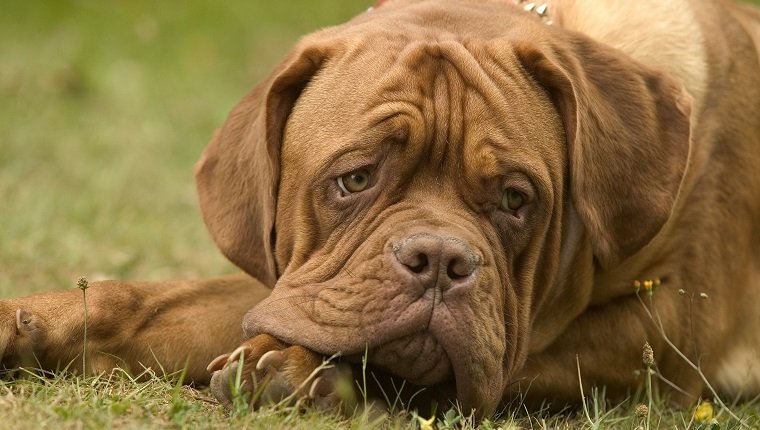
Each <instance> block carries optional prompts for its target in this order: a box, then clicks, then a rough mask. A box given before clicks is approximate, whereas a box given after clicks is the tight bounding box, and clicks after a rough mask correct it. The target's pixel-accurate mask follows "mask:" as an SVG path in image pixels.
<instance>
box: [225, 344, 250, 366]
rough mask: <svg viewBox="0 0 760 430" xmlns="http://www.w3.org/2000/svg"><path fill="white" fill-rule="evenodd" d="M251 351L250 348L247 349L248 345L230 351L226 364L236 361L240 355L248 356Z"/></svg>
mask: <svg viewBox="0 0 760 430" xmlns="http://www.w3.org/2000/svg"><path fill="white" fill-rule="evenodd" d="M251 351H252V350H251V347H249V346H248V345H243V346H239V347H237V349H235V350H234V351H232V353H230V356H229V357H228V358H227V362H228V363H231V362H233V361H238V360H239V359H240V356H241V355H242V356H243V357H245V356H247V355H249V354H250V353H251Z"/></svg>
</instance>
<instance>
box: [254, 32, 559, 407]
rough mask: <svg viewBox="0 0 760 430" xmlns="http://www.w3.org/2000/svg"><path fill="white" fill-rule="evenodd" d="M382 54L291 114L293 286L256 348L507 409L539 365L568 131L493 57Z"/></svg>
mask: <svg viewBox="0 0 760 430" xmlns="http://www.w3.org/2000/svg"><path fill="white" fill-rule="evenodd" d="M373 43H374V46H375V47H376V48H375V49H374V50H373V51H372V52H369V53H367V54H365V55H358V56H354V57H348V58H345V57H344V58H342V59H340V60H337V61H328V62H327V64H326V65H325V66H324V68H323V69H321V70H320V72H319V73H318V75H317V76H316V77H314V78H313V79H312V80H311V81H310V83H309V84H308V86H307V87H306V89H305V90H304V91H303V93H302V94H301V95H300V97H299V98H298V101H297V102H296V103H295V107H294V109H293V111H292V113H291V114H290V116H289V119H288V122H287V127H286V129H285V134H284V141H283V146H282V174H281V182H280V189H279V199H278V206H277V227H276V231H277V232H278V235H277V242H276V243H277V248H276V257H277V262H278V265H279V267H280V269H281V270H282V271H283V273H282V275H281V277H280V279H279V280H278V282H277V285H276V286H275V289H274V293H273V294H272V296H271V297H270V298H269V299H268V300H266V301H265V302H264V303H262V304H261V305H260V306H259V307H257V308H256V309H255V310H254V311H252V312H251V313H250V314H249V318H248V319H247V321H246V328H247V330H248V331H249V332H248V333H247V334H248V335H252V334H256V333H262V332H265V333H270V334H274V335H276V336H279V337H281V338H283V339H285V340H287V341H289V342H293V343H297V344H302V345H305V346H308V347H310V348H312V349H315V350H317V351H319V352H322V353H325V354H332V353H335V352H341V353H343V354H355V353H361V352H364V350H365V348H368V349H369V359H370V363H372V364H374V365H377V366H379V367H380V368H382V369H385V370H387V371H389V372H390V373H393V374H395V375H397V376H400V377H403V378H405V379H408V380H410V381H411V382H414V383H417V384H421V385H434V384H441V383H445V382H453V381H454V380H456V382H457V383H458V387H459V389H460V390H459V391H460V400H470V399H468V398H462V396H463V395H464V396H465V397H470V396H475V397H481V396H483V394H486V393H475V392H474V391H476V390H482V391H486V392H487V394H488V396H490V397H493V395H494V393H496V392H499V391H500V390H501V389H502V386H503V385H502V383H503V379H504V377H505V374H504V368H505V366H506V367H507V368H509V367H510V366H511V365H512V364H513V363H515V362H516V361H519V360H522V359H523V358H524V349H525V345H523V342H524V341H525V339H524V337H525V336H524V335H521V332H524V331H525V329H526V327H525V326H526V323H527V318H528V315H527V310H528V307H529V306H528V305H529V304H528V303H527V302H526V299H527V297H526V296H527V295H529V292H530V290H531V283H532V279H533V277H534V273H533V272H534V270H535V265H536V263H537V261H536V257H537V256H539V255H540V254H541V249H540V248H541V246H542V242H543V241H542V240H536V233H539V234H540V236H539V237H542V236H543V234H545V230H546V228H547V224H548V223H549V221H550V219H551V215H552V212H553V210H554V208H555V206H556V205H557V202H556V201H555V200H556V199H557V198H561V190H558V189H555V187H556V184H561V183H562V179H561V178H562V155H561V154H562V153H563V149H562V148H563V145H562V144H561V143H562V142H563V141H564V136H563V133H562V129H561V126H560V121H559V119H558V117H557V114H556V112H555V111H554V110H553V109H552V108H551V105H550V103H549V101H548V99H547V97H546V96H545V95H544V94H543V93H542V92H540V91H539V89H538V87H536V86H535V85H531V84H530V83H529V82H528V80H527V79H526V77H525V76H524V74H523V76H520V75H521V72H520V71H519V70H518V69H517V68H516V67H514V68H513V69H514V70H511V72H512V73H509V74H508V73H505V71H501V70H498V71H497V70H494V60H493V59H490V58H488V56H487V55H485V54H481V55H480V57H481V58H478V57H477V56H476V55H477V54H474V53H473V51H478V47H477V46H475V47H473V48H474V49H468V47H467V46H465V45H463V44H459V43H456V42H453V41H445V42H440V43H438V42H426V41H423V42H412V43H404V42H399V43H388V42H385V43H386V44H387V45H388V46H381V47H378V46H377V45H378V44H380V43H383V41H382V40H376V41H373ZM384 52H398V56H397V57H396V58H393V57H391V58H387V56H385V55H378V54H379V53H384ZM378 62H383V63H387V64H382V65H379V64H378ZM481 63H485V67H489V66H490V67H491V70H486V69H485V68H484V66H481ZM489 74H494V75H493V76H489ZM510 74H511V75H512V76H510ZM346 76H350V77H351V78H350V79H347V78H346ZM484 77H491V79H484ZM506 88H509V93H508V94H507V93H505V89H506ZM521 106H530V107H531V108H530V109H528V111H527V112H526V111H525V110H524V109H523V108H521ZM504 119H508V120H507V121H504ZM528 136H530V137H528ZM282 315H288V320H289V323H288V324H282V321H281V317H282ZM472 400H475V399H474V398H473V399H472ZM479 400H480V399H479Z"/></svg>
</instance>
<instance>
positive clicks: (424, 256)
mask: <svg viewBox="0 0 760 430" xmlns="http://www.w3.org/2000/svg"><path fill="white" fill-rule="evenodd" d="M393 254H394V255H395V257H396V260H397V262H398V263H400V264H398V268H399V270H401V271H402V272H404V273H406V274H408V275H411V276H413V277H414V278H416V279H417V280H419V281H420V282H421V283H422V285H423V286H424V287H425V288H433V287H436V286H437V287H439V288H441V289H443V290H445V289H448V288H451V287H453V286H457V285H461V284H463V283H467V282H468V281H469V280H470V279H471V278H472V277H473V274H474V273H475V271H476V270H477V268H478V266H480V264H481V261H482V258H481V257H480V254H479V253H478V252H477V251H475V250H474V249H473V248H472V247H471V246H470V245H469V244H468V243H467V242H466V241H465V240H463V239H460V238H458V237H446V236H440V235H436V234H432V233H415V234H412V235H410V236H408V237H406V238H404V239H402V240H401V241H400V242H398V243H396V244H394V245H393Z"/></svg>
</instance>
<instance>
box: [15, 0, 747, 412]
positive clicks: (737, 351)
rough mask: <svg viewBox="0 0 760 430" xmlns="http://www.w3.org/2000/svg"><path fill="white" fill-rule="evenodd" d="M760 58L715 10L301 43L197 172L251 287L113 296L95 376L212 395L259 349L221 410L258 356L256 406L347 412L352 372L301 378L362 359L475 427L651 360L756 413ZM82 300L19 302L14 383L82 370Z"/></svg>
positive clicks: (428, 12) (611, 6)
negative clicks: (204, 388) (182, 380)
mask: <svg viewBox="0 0 760 430" xmlns="http://www.w3.org/2000/svg"><path fill="white" fill-rule="evenodd" d="M531 6H532V7H531ZM759 48H760V13H758V11H757V10H756V9H753V8H751V7H749V6H741V5H736V4H733V3H729V2H724V1H687V0H672V1H668V2H662V1H644V2H628V1H622V0H621V1H613V0H595V1H591V0H566V1H553V2H549V3H548V4H546V5H541V6H535V5H528V4H526V3H524V2H519V1H507V0H492V1H488V0H419V1H414V0H390V1H388V2H384V3H383V5H382V6H381V7H378V8H375V9H374V10H370V11H368V12H367V13H364V14H362V15H360V16H358V17H357V18H355V19H354V20H352V21H351V22H349V23H347V24H344V25H342V26H338V27H334V28H330V29H326V30H323V31H321V32H318V33H315V34H313V35H310V36H308V37H306V38H305V39H303V40H302V41H301V42H300V43H299V44H298V45H297V46H296V47H295V48H294V49H293V50H292V51H291V52H290V54H289V55H288V56H287V58H286V59H285V60H284V61H283V62H282V63H281V65H280V66H279V67H278V68H277V69H276V70H275V71H274V73H272V75H271V76H270V77H269V78H268V79H266V80H265V81H264V82H262V83H261V84H259V85H258V86H257V87H255V88H254V89H253V90H252V91H251V92H250V93H249V94H248V95H247V96H246V97H245V98H244V99H243V100H242V101H241V102H240V104H239V105H238V106H237V107H236V108H235V109H234V110H233V111H232V113H231V114H230V116H229V118H228V120H227V122H226V124H225V125H224V127H223V128H222V129H221V130H220V131H219V132H217V134H216V135H215V137H214V139H213V141H212V142H211V144H210V145H209V147H208V148H207V149H206V152H205V153H204V155H203V157H202V159H201V161H200V162H199V164H198V167H197V182H198V191H199V195H200V202H201V207H202V210H203V214H204V218H205V221H206V224H207V226H208V227H209V229H210V231H211V233H212V234H213V236H214V238H215V240H216V242H217V243H218V245H219V247H220V248H221V249H222V251H223V252H224V254H225V255H226V256H227V257H229V258H230V259H231V260H232V261H233V262H235V263H236V264H237V265H238V266H240V267H241V268H242V269H243V270H245V271H246V272H247V273H248V274H250V275H252V276H253V277H255V278H256V279H258V280H259V281H261V283H259V282H258V281H255V280H252V279H250V278H244V277H240V278H236V279H220V280H210V281H201V282H180V283H160V284H152V285H151V284H136V283H103V284H98V285H96V286H95V287H94V288H93V289H92V290H90V292H88V294H89V297H90V299H89V300H90V301H89V302H88V304H89V306H90V309H91V313H90V323H89V324H90V327H91V332H90V343H89V355H90V357H89V363H90V366H91V369H90V370H102V369H107V368H110V367H112V366H114V365H121V366H125V367H127V368H130V369H134V370H136V369H139V367H140V366H142V365H147V366H156V365H157V363H156V361H158V362H160V364H162V365H163V367H164V369H177V368H180V367H182V365H183V364H184V363H185V362H186V360H187V363H188V366H189V375H190V377H191V378H192V379H193V380H196V381H201V382H203V381H208V375H207V374H206V373H205V370H204V367H205V364H206V363H207V362H209V361H211V360H212V358H214V357H215V356H216V355H218V354H219V353H222V352H224V351H225V350H231V349H232V348H234V347H235V346H236V345H237V344H238V343H239V342H241V341H243V339H248V340H246V341H245V342H244V343H243V346H242V347H240V348H238V349H237V350H236V351H235V353H233V354H232V355H229V354H225V355H222V356H220V357H218V358H217V359H215V360H213V362H212V363H211V365H210V366H209V369H210V370H211V371H215V372H216V373H215V376H214V378H213V381H212V388H213V389H214V391H215V393H216V394H217V395H218V396H219V397H220V398H221V399H222V400H223V401H225V402H229V397H230V390H229V379H230V377H231V376H232V374H234V372H235V371H236V369H237V366H238V364H239V360H240V358H241V357H245V360H244V364H243V365H244V369H243V370H244V371H243V375H245V376H246V379H247V380H248V383H249V384H250V383H251V382H253V381H252V380H251V377H252V376H255V377H256V378H261V377H263V376H268V377H271V378H274V381H275V382H274V383H273V386H275V388H273V389H270V390H269V394H270V395H271V396H276V395H287V394H291V393H294V394H295V395H296V396H303V397H312V398H316V399H317V400H318V401H320V400H325V402H323V404H331V403H334V401H335V394H334V392H333V390H332V386H331V383H332V382H334V378H335V377H336V375H338V374H339V372H335V371H332V373H330V372H329V371H326V372H324V374H323V375H322V376H319V375H318V374H317V372H312V371H313V370H315V369H316V368H317V367H318V366H319V365H320V364H321V363H322V360H323V358H324V357H325V356H331V355H333V354H336V353H340V354H341V355H342V357H343V358H342V362H343V363H348V364H344V365H343V367H341V369H343V370H345V372H350V371H351V370H350V363H355V362H356V361H358V360H359V357H360V356H361V355H362V354H363V353H365V351H366V352H367V353H368V360H369V365H370V367H371V368H372V369H376V370H378V371H382V372H383V373H384V374H386V375H389V376H395V377H398V378H402V379H404V380H406V381H408V382H410V383H412V384H415V385H418V386H425V387H431V388H430V389H429V390H428V391H429V392H431V393H433V396H439V397H443V398H447V399H449V400H454V399H455V400H457V401H458V402H459V403H460V405H461V406H462V407H463V408H464V409H465V410H470V409H476V410H477V411H478V414H480V415H484V414H488V413H490V412H491V411H493V410H494V409H495V408H496V407H497V405H499V403H500V402H502V401H504V400H506V399H509V398H510V396H512V395H513V394H515V393H521V394H523V395H525V396H527V398H528V399H536V400H544V399H548V400H551V401H553V402H555V403H558V404H562V403H564V402H567V401H574V400H577V398H578V393H579V390H578V384H579V381H578V373H577V372H578V366H579V367H580V371H581V372H582V375H583V378H582V380H583V384H584V385H604V386H606V387H607V392H608V393H612V394H622V393H625V392H626V390H628V389H630V388H633V387H636V386H637V385H638V384H639V383H640V381H639V380H637V379H636V377H635V376H634V370H636V369H640V368H641V367H642V366H643V365H642V363H641V349H642V346H643V345H644V343H645V342H649V344H651V345H652V346H653V348H654V353H655V358H656V360H657V367H658V371H659V372H660V374H662V375H664V376H665V377H666V378H668V379H670V380H671V381H672V382H673V383H675V384H676V385H678V386H679V387H680V388H681V389H682V390H683V392H685V393H686V394H684V395H685V396H686V397H687V398H688V395H694V396H697V395H699V394H701V393H702V392H703V390H704V389H705V384H704V382H703V380H702V379H700V378H699V377H698V376H697V374H696V373H695V372H694V371H693V370H692V369H691V368H690V367H689V365H688V364H687V362H686V361H685V360H684V359H683V358H682V357H681V356H679V355H678V354H677V352H676V351H675V348H678V350H680V351H681V352H682V353H683V354H685V356H686V357H688V358H689V359H690V360H691V361H693V362H695V363H696V362H699V363H700V364H701V367H702V370H703V371H704V373H705V374H706V375H707V377H708V379H709V380H710V381H711V382H712V384H713V385H714V386H716V387H717V388H718V389H719V390H720V391H721V392H723V393H726V394H736V393H744V394H755V393H758V392H760V360H759V359H758V357H760V351H758V347H757V345H758V344H760V305H758V303H757V301H756V300H754V298H755V296H756V295H757V294H758V293H760V65H759V64H758V56H759V54H758V52H759V51H758V49H759ZM635 280H639V281H642V282H644V284H643V285H644V286H645V287H649V286H650V283H648V282H646V281H647V280H651V281H655V280H658V281H657V282H653V284H659V288H658V290H657V291H655V292H654V297H653V299H652V301H651V303H650V302H649V301H647V300H645V301H644V302H642V301H641V300H640V299H639V297H638V296H637V294H636V293H635V291H634V287H633V286H632V285H633V282H634V281H635ZM262 284H263V285H262ZM265 286H266V287H265ZM267 287H274V289H273V290H272V291H271V294H269V291H268V289H267ZM679 293H680V294H679ZM701 294H702V295H703V296H705V297H707V298H706V299H700V298H699V297H700V295H701ZM79 297H80V296H79V295H78V294H77V292H73V291H70V292H66V293H53V294H48V295H41V296H36V297H29V298H24V299H17V300H8V301H6V302H4V303H3V304H2V306H3V308H4V312H5V315H6V322H5V325H4V326H3V327H4V328H3V330H4V331H2V332H0V336H2V337H1V338H0V340H2V341H3V342H2V343H0V345H4V346H5V353H4V355H3V362H4V363H5V364H6V366H13V365H18V364H27V365H29V364H33V363H35V360H36V361H38V362H39V363H40V364H41V365H42V366H43V367H55V366H57V365H60V364H61V363H67V362H69V361H71V360H74V359H75V358H76V356H77V354H79V353H80V352H81V341H82V336H81V332H82V328H81V327H82V324H81V300H80V299H79ZM695 297H696V299H694V300H692V298H695ZM250 308H252V309H251V310H250V311H249V312H248V313H247V314H245V318H243V314H244V312H245V311H246V310H247V309H250ZM648 311H650V312H652V314H653V318H652V317H650V316H649V315H648V314H647V312H648ZM241 320H242V321H243V334H244V336H243V337H241V336H240V333H239V324H240V321H241ZM655 322H658V324H656V323H655ZM658 325H659V327H658ZM663 332H664V335H666V336H667V337H668V339H669V340H670V341H672V344H673V346H668V345H666V342H665V338H664V336H663ZM273 351H274V352H273ZM114 356H116V357H119V359H118V360H116V359H114V358H113V357H114ZM318 376H319V377H318ZM315 377H316V379H314V378H315Z"/></svg>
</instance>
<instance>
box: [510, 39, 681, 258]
mask: <svg viewBox="0 0 760 430" xmlns="http://www.w3.org/2000/svg"><path fill="white" fill-rule="evenodd" d="M554 43H555V44H554V45H551V46H542V47H539V46H537V44H536V43H530V42H526V43H522V44H521V43H518V44H515V45H514V46H515V53H516V55H517V57H518V59H519V61H520V62H521V63H522V65H523V67H524V68H525V70H526V71H527V72H528V74H529V75H530V76H532V77H533V78H534V79H535V80H536V81H537V82H538V84H539V85H540V86H542V87H543V88H544V89H546V91H548V93H549V95H550V97H551V99H552V101H553V103H554V104H555V106H556V108H557V110H558V111H559V114H560V117H561V118H562V121H563V122H564V128H565V134H566V139H567V151H568V152H567V153H568V169H569V185H570V195H571V198H572V201H573V204H574V206H575V208H576V210H577V212H578V215H579V216H580V218H581V220H582V221H583V223H584V225H585V227H586V229H587V232H588V234H589V236H590V239H591V241H592V245H593V249H594V255H595V257H596V259H597V261H598V262H599V263H600V265H601V266H602V268H605V269H609V268H611V267H614V266H615V265H617V264H619V263H620V262H621V261H622V260H624V259H625V258H627V257H629V256H631V255H633V254H634V253H636V252H637V251H638V250H640V249H641V248H642V247H644V246H645V245H646V244H647V243H649V241H651V240H652V238H653V237H654V236H655V235H656V234H657V233H658V232H659V231H660V229H661V228H662V227H663V225H664V224H665V223H666V222H667V220H668V218H669V217H670V214H671V212H672V210H673V205H674V202H675V200H676V197H677V195H678V191H679V187H680V184H681V180H682V178H683V175H684V172H685V170H686V166H687V163H688V158H689V148H690V121H689V115H690V111H691V97H690V96H689V95H688V94H687V93H686V92H685V91H684V90H683V88H682V86H681V85H679V84H678V83H676V82H675V81H674V80H672V79H671V78H669V77H668V76H666V75H665V74H664V73H662V72H659V71H655V70H652V69H650V68H647V67H646V66H644V65H642V64H640V63H638V62H637V61H635V60H633V59H631V58H629V57H628V56H627V55H625V54H624V53H622V52H620V51H617V50H615V49H613V48H610V47H606V46H604V45H601V44H599V43H597V42H594V41H592V40H590V39H587V38H585V37H584V36H582V35H575V36H573V37H567V38H565V39H562V40H560V41H559V42H554Z"/></svg>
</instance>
